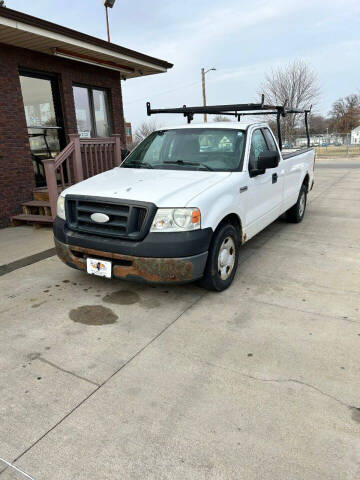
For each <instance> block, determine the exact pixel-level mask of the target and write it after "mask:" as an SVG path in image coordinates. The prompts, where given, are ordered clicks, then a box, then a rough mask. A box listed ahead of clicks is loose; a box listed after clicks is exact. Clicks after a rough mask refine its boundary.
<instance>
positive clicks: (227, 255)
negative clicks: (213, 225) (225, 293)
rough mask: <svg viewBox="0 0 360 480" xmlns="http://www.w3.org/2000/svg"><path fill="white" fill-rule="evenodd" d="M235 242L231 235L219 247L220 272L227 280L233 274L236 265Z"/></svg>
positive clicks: (223, 278)
mask: <svg viewBox="0 0 360 480" xmlns="http://www.w3.org/2000/svg"><path fill="white" fill-rule="evenodd" d="M235 248H236V247H235V242H234V240H233V239H232V238H231V237H226V238H225V239H224V240H223V242H222V244H221V247H220V249H219V255H218V273H219V275H220V278H221V280H227V279H228V278H229V277H230V276H231V272H232V271H233V268H234V265H235V253H236V250H235Z"/></svg>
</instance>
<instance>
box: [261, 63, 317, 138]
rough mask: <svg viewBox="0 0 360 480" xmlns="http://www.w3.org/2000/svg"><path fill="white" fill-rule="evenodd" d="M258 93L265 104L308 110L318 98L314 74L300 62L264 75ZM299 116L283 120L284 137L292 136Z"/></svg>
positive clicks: (289, 116)
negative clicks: (262, 96) (263, 98)
mask: <svg viewBox="0 0 360 480" xmlns="http://www.w3.org/2000/svg"><path fill="white" fill-rule="evenodd" d="M259 93H264V94H265V103H270V104H273V105H284V104H285V103H286V104H287V106H288V107H293V108H300V109H302V108H308V107H310V105H316V102H317V100H318V98H319V96H320V88H319V86H318V81H317V76H316V74H315V72H314V71H313V70H312V69H311V68H310V67H309V66H308V65H307V64H306V63H305V62H304V61H302V60H294V61H293V62H292V63H289V64H288V65H287V66H285V67H279V68H276V69H274V70H272V71H271V73H270V74H268V75H266V77H265V81H264V82H263V84H262V85H261V88H260V91H259ZM298 118H299V115H288V116H287V117H285V118H284V120H283V122H282V124H283V130H284V135H285V137H289V136H291V135H293V134H294V132H295V129H296V126H297V122H298Z"/></svg>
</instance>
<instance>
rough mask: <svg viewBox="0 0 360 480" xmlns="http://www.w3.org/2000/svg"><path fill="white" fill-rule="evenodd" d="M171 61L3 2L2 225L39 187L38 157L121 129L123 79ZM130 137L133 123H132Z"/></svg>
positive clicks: (0, 62)
mask: <svg viewBox="0 0 360 480" xmlns="http://www.w3.org/2000/svg"><path fill="white" fill-rule="evenodd" d="M171 67H172V65H171V64H170V63H167V62H165V61H163V60H159V59H156V58H153V57H150V56H148V55H144V54H142V53H139V52H135V51H133V50H129V49H127V48H123V47H121V46H118V45H115V44H112V43H108V42H106V41H103V40H100V39H98V38H95V37H92V36H89V35H86V34H83V33H80V32H77V31H75V30H71V29H68V28H65V27H62V26H60V25H56V24H54V23H50V22H47V21H44V20H41V19H39V18H35V17H32V16H30V15H26V14H23V13H20V12H17V11H15V10H11V9H9V8H5V7H0V167H1V168H0V226H5V225H7V224H8V223H9V219H10V218H11V216H12V215H14V214H17V213H19V212H20V211H21V208H22V207H21V205H22V204H23V203H24V202H28V201H30V200H31V199H32V196H33V191H34V189H36V188H46V177H45V173H44V167H43V160H46V159H48V158H54V157H56V156H57V155H58V153H59V152H61V151H62V150H63V149H64V148H65V147H66V145H67V144H68V142H69V135H70V134H76V133H78V134H79V135H80V138H86V139H88V138H93V137H104V138H105V137H106V138H108V137H110V136H112V135H113V134H120V138H121V141H122V145H123V146H124V147H125V145H126V143H127V140H129V138H126V130H125V125H124V116H123V105H122V94H121V80H122V79H131V78H133V77H137V76H142V75H152V74H155V73H161V72H166V71H167V69H168V68H171ZM130 134H131V125H130Z"/></svg>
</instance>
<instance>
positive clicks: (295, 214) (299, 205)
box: [286, 184, 307, 223]
mask: <svg viewBox="0 0 360 480" xmlns="http://www.w3.org/2000/svg"><path fill="white" fill-rule="evenodd" d="M306 201H307V188H306V185H305V184H302V186H301V188H300V192H299V196H298V199H297V202H296V203H295V205H294V206H293V207H291V208H290V209H289V210H288V211H287V212H286V220H287V221H288V222H291V223H300V222H301V221H302V219H303V218H304V215H305V210H306Z"/></svg>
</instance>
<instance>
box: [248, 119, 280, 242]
mask: <svg viewBox="0 0 360 480" xmlns="http://www.w3.org/2000/svg"><path fill="white" fill-rule="evenodd" d="M270 137H271V134H270V132H269V131H268V130H266V129H260V128H258V129H256V130H254V131H253V133H252V136H251V140H250V141H251V144H250V152H249V163H248V165H247V167H248V175H249V177H248V181H247V187H248V189H247V190H246V191H245V192H244V194H242V196H241V200H242V201H244V202H245V204H246V220H245V223H246V232H247V236H248V238H250V237H252V236H253V235H255V234H256V233H258V232H259V231H260V230H262V229H263V228H265V227H266V226H267V225H269V224H270V223H271V222H273V221H274V220H276V219H277V218H278V216H279V215H280V208H281V202H282V195H283V181H284V175H283V171H282V165H281V163H280V164H279V165H278V166H277V167H276V168H269V169H267V170H266V171H265V173H262V174H260V175H257V176H251V173H250V171H251V169H253V168H256V166H257V165H256V164H257V159H258V157H259V155H260V154H261V153H262V152H263V151H264V150H274V147H273V145H272V144H271V138H270ZM272 141H273V142H274V140H273V139H272ZM274 145H275V142H274ZM275 149H276V146H275Z"/></svg>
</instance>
